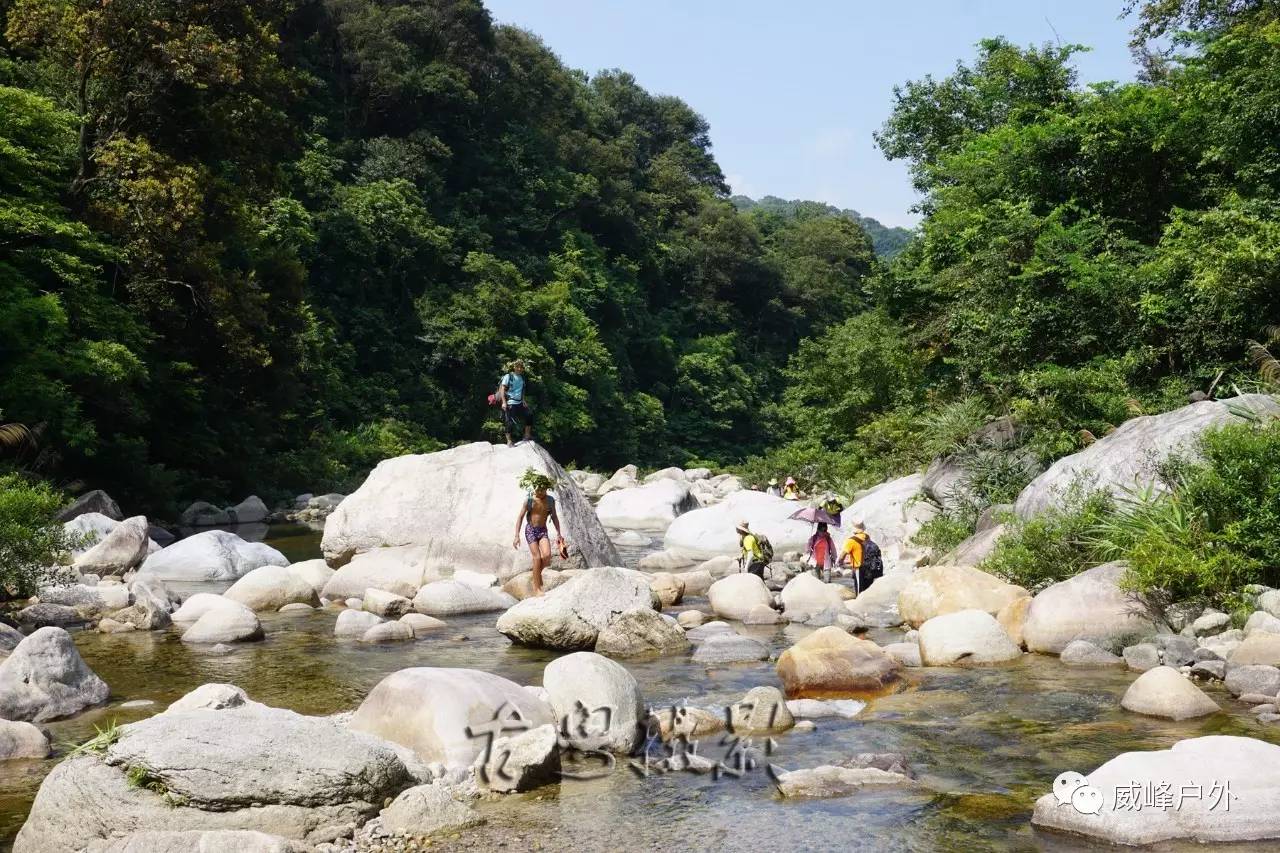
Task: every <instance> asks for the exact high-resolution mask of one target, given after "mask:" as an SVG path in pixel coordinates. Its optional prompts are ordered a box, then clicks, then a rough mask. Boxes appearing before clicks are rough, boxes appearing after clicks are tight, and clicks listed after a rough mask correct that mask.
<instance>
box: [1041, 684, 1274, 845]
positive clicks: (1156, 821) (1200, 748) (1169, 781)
mask: <svg viewBox="0 0 1280 853" xmlns="http://www.w3.org/2000/svg"><path fill="white" fill-rule="evenodd" d="M1152 671H1153V672H1154V671H1155V670H1152ZM1148 674H1149V673H1148ZM1278 768H1280V746H1276V745H1274V744H1270V743H1266V742H1265V741H1262V740H1257V739H1254V738H1245V737H1228V736H1221V735H1214V736H1209V737H1200V738H1190V739H1187V740H1182V741H1179V742H1177V743H1176V744H1174V745H1173V748H1172V749H1167V750H1158V751H1151V752H1136V751H1135V752H1125V753H1122V754H1120V755H1118V756H1116V757H1115V758H1113V759H1111V760H1110V761H1108V762H1106V763H1105V764H1103V765H1102V766H1101V767H1099V768H1098V769H1096V770H1094V771H1093V772H1092V773H1089V774H1087V775H1086V777H1085V781H1086V783H1087V784H1089V785H1092V786H1093V787H1095V788H1097V789H1098V790H1099V791H1101V792H1102V793H1103V803H1102V809H1101V811H1099V812H1098V813H1097V814H1083V813H1081V812H1079V811H1078V810H1076V809H1074V808H1070V807H1061V806H1059V805H1058V801H1057V799H1056V798H1055V796H1054V794H1052V793H1047V794H1045V795H1044V796H1042V797H1041V798H1040V799H1039V800H1037V801H1036V807H1035V813H1034V814H1033V815H1032V818H1031V822H1032V823H1033V824H1035V825H1037V826H1042V827H1050V828H1053V829H1058V830H1062V831H1064V832H1071V833H1076V834H1078V835H1085V836H1088V837H1090V838H1098V839H1102V840H1104V841H1109V842H1112V843H1115V844H1126V845H1145V844H1156V843H1159V842H1162V841H1172V840H1175V839H1187V840H1190V841H1199V842H1226V841H1244V842H1248V841H1260V840H1262V839H1267V838H1275V837H1278V836H1280V769H1278ZM1201 779H1204V780H1207V781H1205V782H1203V783H1201V782H1200V780H1201ZM1191 780H1195V781H1194V782H1191ZM1197 783H1198V784H1202V785H1204V796H1202V797H1200V798H1196V797H1193V796H1188V797H1186V798H1184V799H1183V800H1182V803H1181V808H1170V809H1150V808H1144V809H1141V810H1136V809H1134V810H1131V809H1126V808H1117V804H1116V803H1115V796H1116V795H1115V791H1116V790H1117V789H1119V788H1123V789H1125V790H1132V789H1135V788H1136V789H1138V790H1162V789H1164V790H1170V789H1171V790H1173V791H1175V792H1177V791H1179V790H1181V786H1184V785H1188V784H1197ZM1212 785H1219V786H1223V787H1225V788H1226V789H1227V790H1229V791H1230V793H1231V796H1232V799H1231V801H1230V806H1231V807H1230V809H1228V808H1226V807H1225V806H1224V805H1223V804H1222V802H1221V798H1217V799H1218V803H1217V807H1216V808H1214V807H1212V806H1213V805H1214V803H1215V799H1214V798H1211V797H1210V796H1209V788H1210V787H1211V786H1212ZM1176 796H1177V794H1176V793H1175V797H1176ZM1237 798H1238V799H1237Z"/></svg>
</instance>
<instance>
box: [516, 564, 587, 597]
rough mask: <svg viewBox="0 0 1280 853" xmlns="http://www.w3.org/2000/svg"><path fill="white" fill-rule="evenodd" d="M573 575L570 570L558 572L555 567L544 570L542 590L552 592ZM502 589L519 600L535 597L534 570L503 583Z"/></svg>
mask: <svg viewBox="0 0 1280 853" xmlns="http://www.w3.org/2000/svg"><path fill="white" fill-rule="evenodd" d="M571 577H573V575H571V574H569V573H568V572H557V571H556V570H555V569H543V570H542V591H543V592H550V591H551V590H553V589H555V588H556V587H558V586H560V585H561V584H563V583H565V582H567V581H568V580H569V578H571ZM502 591H503V592H505V593H506V594H507V595H509V596H511V597H512V598H514V599H515V600H517V601H524V600H525V599H526V598H533V572H531V571H530V572H521V573H520V574H518V575H516V576H515V577H513V578H510V579H508V580H507V582H506V583H504V584H503V585H502Z"/></svg>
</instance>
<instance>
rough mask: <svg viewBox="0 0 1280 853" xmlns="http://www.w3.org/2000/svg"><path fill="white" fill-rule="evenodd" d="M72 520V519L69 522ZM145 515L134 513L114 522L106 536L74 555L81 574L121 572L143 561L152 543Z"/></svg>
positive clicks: (120, 573)
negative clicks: (130, 516) (116, 522)
mask: <svg viewBox="0 0 1280 853" xmlns="http://www.w3.org/2000/svg"><path fill="white" fill-rule="evenodd" d="M71 523H73V524H74V523H75V522H71ZM148 530H149V528H148V527H147V517H146V516H145V515H135V516H133V517H132V518H126V519H125V520H124V521H122V522H120V523H119V524H116V526H115V528H114V529H112V530H111V532H109V533H108V534H107V535H106V536H104V537H102V539H101V540H100V541H99V542H98V543H97V544H96V545H94V546H93V547H91V548H90V549H89V550H87V551H85V552H83V553H81V554H79V555H78V556H77V557H76V558H75V562H74V565H75V567H76V570H77V571H79V572H80V573H81V574H85V575H88V574H94V575H99V576H102V577H105V576H107V575H123V574H124V573H125V572H128V571H132V570H133V569H136V568H137V567H138V566H140V565H141V564H142V561H143V560H145V559H146V558H147V553H148V552H149V550H150V546H151V537H150V536H148V535H147V533H148Z"/></svg>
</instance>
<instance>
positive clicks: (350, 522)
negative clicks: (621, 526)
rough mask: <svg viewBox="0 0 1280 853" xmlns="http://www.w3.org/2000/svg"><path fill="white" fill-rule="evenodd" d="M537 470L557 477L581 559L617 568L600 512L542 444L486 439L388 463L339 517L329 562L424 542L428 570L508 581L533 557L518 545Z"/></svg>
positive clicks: (564, 521)
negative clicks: (519, 522)
mask: <svg viewBox="0 0 1280 853" xmlns="http://www.w3.org/2000/svg"><path fill="white" fill-rule="evenodd" d="M528 468H533V469H535V470H538V471H541V472H542V473H544V474H546V475H548V476H550V477H551V478H552V479H553V480H555V481H556V488H555V489H554V490H553V493H554V494H555V496H556V511H557V514H558V516H559V518H560V524H561V527H562V529H563V530H564V535H565V539H566V540H567V541H568V543H569V550H570V554H571V557H572V558H573V559H574V560H575V561H576V562H578V563H580V564H582V565H585V566H605V565H616V564H617V563H618V562H619V560H618V555H617V552H615V551H614V548H613V543H611V542H610V541H609V537H608V535H607V534H606V533H605V530H604V526H603V525H601V524H600V520H599V519H598V518H596V514H595V509H594V508H593V507H592V506H591V504H590V502H588V500H587V498H586V497H585V496H584V495H583V494H582V491H581V490H580V489H579V488H578V486H577V484H575V483H574V482H573V479H572V478H571V477H570V476H569V475H568V474H567V473H566V472H565V470H564V469H563V468H561V467H560V466H559V464H557V463H556V461H555V460H554V459H552V458H551V455H550V454H549V453H547V451H546V450H544V449H542V448H541V447H540V446H538V445H537V444H534V443H533V442H525V443H523V444H519V445H516V446H515V447H502V446H497V445H492V444H488V443H485V442H477V443H475V444H467V445H463V446H462V447H455V448H452V449H450V450H442V451H440V452H438V453H427V454H421V455H414V456H400V457H397V458H395V459H386V460H384V461H382V462H380V463H379V464H378V467H376V468H374V469H373V472H372V473H371V474H369V477H368V478H367V479H366V480H365V481H364V484H363V485H361V486H360V488H359V489H357V490H356V491H355V492H354V493H352V494H350V495H348V496H347V498H346V499H345V500H343V501H342V503H341V504H339V505H338V508H337V509H335V510H334V511H333V514H332V515H330V516H329V519H328V521H327V522H326V524H325V530H324V539H323V541H322V543H321V545H322V548H323V550H324V555H325V559H327V560H328V561H329V563H330V564H331V565H342V564H344V563H346V562H348V561H349V560H350V559H351V558H352V557H354V556H355V555H356V554H359V553H363V552H365V551H371V550H373V549H375V548H382V547H386V546H397V545H421V546H425V548H426V554H425V557H424V562H425V566H426V569H427V571H428V572H432V571H435V572H438V573H439V574H440V575H441V576H445V575H448V574H449V573H451V572H452V571H454V570H455V569H470V570H472V571H477V572H496V573H497V574H498V575H499V577H500V578H501V579H503V580H506V579H507V578H510V577H513V576H514V575H517V574H519V573H520V572H523V571H526V570H528V569H529V568H530V566H531V565H532V564H533V558H532V556H531V555H530V553H529V549H528V548H525V547H521V548H518V549H516V548H512V547H511V536H512V532H513V530H514V528H515V520H516V514H517V513H518V512H519V511H520V506H521V503H522V502H523V501H524V500H525V498H526V495H525V492H524V490H523V489H521V488H520V486H519V485H518V483H519V480H520V476H521V475H522V474H523V473H524V472H525V470H526V469H528ZM522 544H523V543H522ZM388 591H389V592H396V593H397V594H399V595H404V594H405V593H403V592H400V591H399V590H388ZM412 594H413V593H410V595H412Z"/></svg>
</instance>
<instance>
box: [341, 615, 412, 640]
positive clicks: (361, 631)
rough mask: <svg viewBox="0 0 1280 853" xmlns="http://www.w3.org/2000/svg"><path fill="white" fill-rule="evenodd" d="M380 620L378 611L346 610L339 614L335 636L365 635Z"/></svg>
mask: <svg viewBox="0 0 1280 853" xmlns="http://www.w3.org/2000/svg"><path fill="white" fill-rule="evenodd" d="M380 622H382V617H381V616H379V615H377V614H376V613H369V612H367V611H364V610H344V611H342V612H341V613H339V614H338V621H337V622H335V623H334V624H333V636H335V637H363V636H364V635H365V634H366V633H367V632H368V630H369V629H370V628H372V627H373V626H374V625H377V624H379V623H380ZM410 630H412V628H410Z"/></svg>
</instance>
